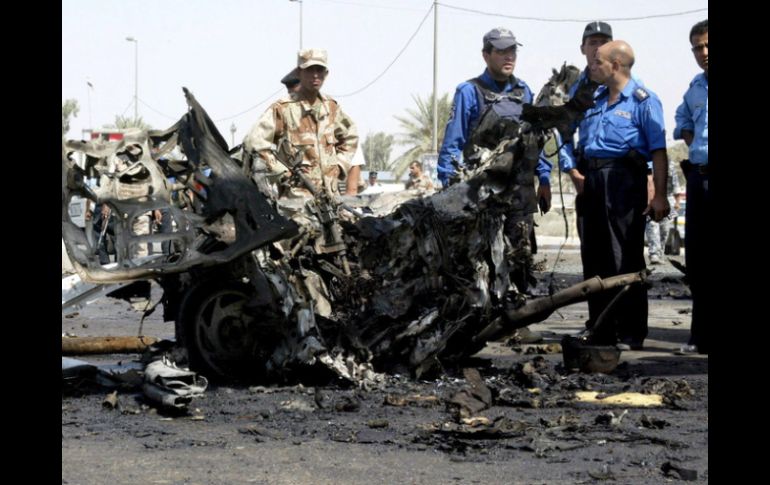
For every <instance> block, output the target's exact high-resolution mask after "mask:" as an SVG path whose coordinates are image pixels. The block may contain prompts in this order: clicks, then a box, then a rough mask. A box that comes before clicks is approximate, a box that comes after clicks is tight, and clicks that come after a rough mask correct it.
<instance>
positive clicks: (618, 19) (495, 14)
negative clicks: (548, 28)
mask: <svg viewBox="0 0 770 485" xmlns="http://www.w3.org/2000/svg"><path fill="white" fill-rule="evenodd" d="M439 5H441V6H442V7H445V8H449V9H452V10H460V11H462V12H468V13H475V14H478V15H488V16H490V17H503V18H507V19H514V20H535V21H538V22H580V23H583V22H593V21H596V20H603V21H612V22H622V21H624V20H648V19H658V18H662V17H679V16H682V15H689V14H692V13H698V12H707V11H708V8H698V9H695V10H686V11H682V12H672V13H661V14H653V15H644V16H640V17H614V18H610V17H607V18H593V17H592V18H590V19H555V18H546V17H523V16H521V15H504V14H502V13H500V12H484V11H481V10H474V9H472V8H463V7H455V6H454V5H447V4H446V3H439Z"/></svg>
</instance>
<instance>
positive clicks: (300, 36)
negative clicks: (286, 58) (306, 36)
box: [289, 0, 302, 50]
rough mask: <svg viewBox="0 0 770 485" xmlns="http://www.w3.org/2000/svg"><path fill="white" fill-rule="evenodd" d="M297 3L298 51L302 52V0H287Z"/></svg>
mask: <svg viewBox="0 0 770 485" xmlns="http://www.w3.org/2000/svg"><path fill="white" fill-rule="evenodd" d="M289 1H290V2H297V3H299V50H302V0H289Z"/></svg>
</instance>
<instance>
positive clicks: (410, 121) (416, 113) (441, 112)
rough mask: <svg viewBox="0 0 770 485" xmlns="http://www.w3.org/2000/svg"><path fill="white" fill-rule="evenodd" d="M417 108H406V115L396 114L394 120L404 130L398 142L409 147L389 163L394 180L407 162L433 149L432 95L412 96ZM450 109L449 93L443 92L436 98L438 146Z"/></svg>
mask: <svg viewBox="0 0 770 485" xmlns="http://www.w3.org/2000/svg"><path fill="white" fill-rule="evenodd" d="M412 99H414V101H415V103H416V104H417V109H416V110H415V109H407V110H406V112H407V114H408V116H396V117H395V118H396V120H398V122H399V123H400V124H401V128H402V129H403V130H404V131H403V132H402V133H399V139H398V144H400V145H407V146H408V147H409V148H408V149H407V150H406V151H405V152H404V153H402V154H401V155H400V156H399V157H398V158H396V159H395V160H394V161H393V163H392V164H391V165H390V169H391V170H392V171H393V173H394V175H395V177H396V180H398V179H400V178H401V176H402V175H403V174H404V172H406V170H407V169H408V168H409V164H410V163H411V162H412V161H413V160H416V159H419V158H420V157H421V156H422V155H424V154H426V153H431V152H432V151H433V95H432V94H431V95H430V96H429V97H428V99H422V98H420V97H419V96H412ZM451 109H452V101H451V99H449V93H446V94H444V95H443V96H442V97H440V98H439V100H438V146H439V147H440V146H441V143H442V142H443V141H444V131H445V130H444V129H445V127H446V124H447V122H448V121H449V113H450V111H451Z"/></svg>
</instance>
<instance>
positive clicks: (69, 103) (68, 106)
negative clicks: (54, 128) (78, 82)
mask: <svg viewBox="0 0 770 485" xmlns="http://www.w3.org/2000/svg"><path fill="white" fill-rule="evenodd" d="M79 112H80V107H79V106H78V102H77V100H76V99H68V100H66V101H64V102H63V103H62V105H61V136H64V135H66V134H67V132H68V131H70V117H71V116H77V115H78V113H79Z"/></svg>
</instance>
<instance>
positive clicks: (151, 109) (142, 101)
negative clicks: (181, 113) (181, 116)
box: [139, 98, 178, 120]
mask: <svg viewBox="0 0 770 485" xmlns="http://www.w3.org/2000/svg"><path fill="white" fill-rule="evenodd" d="M139 102H140V103H142V104H143V105H145V106H146V107H148V108H149V109H150V111H154V112H156V113H158V114H159V115H161V116H163V117H164V118H168V119H170V120H176V119H178V117H177V118H174V117H173V116H169V115H167V114H166V113H161V112H160V111H158V110H157V109H155V108H153V107H152V106H150V105H149V104H147V103H145V102H144V100H143V99H142V98H139Z"/></svg>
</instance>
